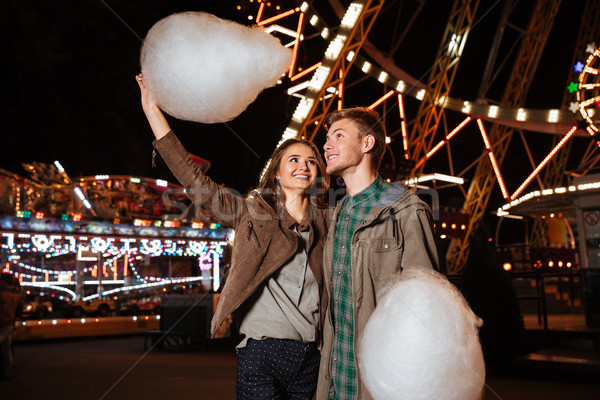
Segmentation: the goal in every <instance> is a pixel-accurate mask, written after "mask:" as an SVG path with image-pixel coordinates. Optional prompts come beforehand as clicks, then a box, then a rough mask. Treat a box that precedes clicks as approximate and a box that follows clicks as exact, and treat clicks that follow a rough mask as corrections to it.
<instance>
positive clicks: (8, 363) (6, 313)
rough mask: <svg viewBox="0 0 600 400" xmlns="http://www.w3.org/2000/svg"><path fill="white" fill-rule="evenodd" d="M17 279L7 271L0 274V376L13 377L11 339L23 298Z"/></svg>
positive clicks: (21, 308)
mask: <svg viewBox="0 0 600 400" xmlns="http://www.w3.org/2000/svg"><path fill="white" fill-rule="evenodd" d="M19 286H20V285H19V284H18V281H17V280H16V279H15V278H14V277H13V276H12V275H11V274H9V273H8V272H3V273H2V275H0V356H1V362H0V377H1V378H2V379H12V377H13V365H14V362H13V351H12V341H13V332H14V329H15V320H16V319H17V317H18V316H19V315H20V313H21V311H22V310H23V298H22V297H21V290H20V288H19Z"/></svg>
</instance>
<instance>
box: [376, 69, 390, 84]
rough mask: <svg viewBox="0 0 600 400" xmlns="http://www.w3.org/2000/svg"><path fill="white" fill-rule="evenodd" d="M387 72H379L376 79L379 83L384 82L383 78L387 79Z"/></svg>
mask: <svg viewBox="0 0 600 400" xmlns="http://www.w3.org/2000/svg"><path fill="white" fill-rule="evenodd" d="M387 77H388V74H387V72H385V71H381V73H380V74H379V77H378V78H377V80H378V81H379V82H381V83H385V80H386V79H387Z"/></svg>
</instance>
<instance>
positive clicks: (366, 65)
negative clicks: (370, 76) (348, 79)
mask: <svg viewBox="0 0 600 400" xmlns="http://www.w3.org/2000/svg"><path fill="white" fill-rule="evenodd" d="M361 70H362V72H364V73H365V74H366V73H367V72H369V71H370V70H371V63H369V62H368V61H365V63H364V64H363V65H362V68H361Z"/></svg>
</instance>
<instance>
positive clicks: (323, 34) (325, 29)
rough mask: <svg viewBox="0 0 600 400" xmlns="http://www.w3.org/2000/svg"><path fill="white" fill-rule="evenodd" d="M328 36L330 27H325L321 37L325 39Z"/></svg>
mask: <svg viewBox="0 0 600 400" xmlns="http://www.w3.org/2000/svg"><path fill="white" fill-rule="evenodd" d="M328 36H329V29H327V28H323V30H322V31H321V37H322V38H323V39H327V37H328Z"/></svg>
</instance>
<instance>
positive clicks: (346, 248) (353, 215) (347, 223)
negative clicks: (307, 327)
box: [329, 175, 392, 400]
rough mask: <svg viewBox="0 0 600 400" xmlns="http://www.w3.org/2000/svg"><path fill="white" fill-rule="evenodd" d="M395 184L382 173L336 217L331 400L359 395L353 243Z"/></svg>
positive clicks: (348, 199)
mask: <svg viewBox="0 0 600 400" xmlns="http://www.w3.org/2000/svg"><path fill="white" fill-rule="evenodd" d="M391 186H392V185H391V184H389V183H387V182H385V181H384V180H383V179H381V177H380V176H379V175H377V178H376V179H375V181H373V183H372V184H371V185H369V187H367V188H366V189H364V190H363V191H362V192H360V193H358V194H357V195H355V196H352V197H350V196H346V197H344V198H343V199H342V200H341V201H342V208H341V209H340V212H339V214H338V217H337V221H336V228H335V229H336V230H335V240H334V253H333V285H332V287H333V295H332V297H331V305H330V310H331V314H332V317H333V328H334V338H333V353H332V358H331V386H330V388H329V399H339V400H345V399H348V400H350V399H355V398H356V394H357V384H356V364H355V362H354V311H353V304H354V301H353V296H352V267H351V254H350V249H351V243H352V235H353V234H354V231H355V229H356V227H357V226H358V225H359V224H360V223H361V222H362V221H363V219H364V218H365V217H366V216H367V214H368V213H369V211H371V209H372V208H373V205H374V204H375V202H377V200H379V199H380V198H381V197H383V195H384V194H385V193H386V192H387V190H388V189H389V188H390V187H391Z"/></svg>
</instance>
